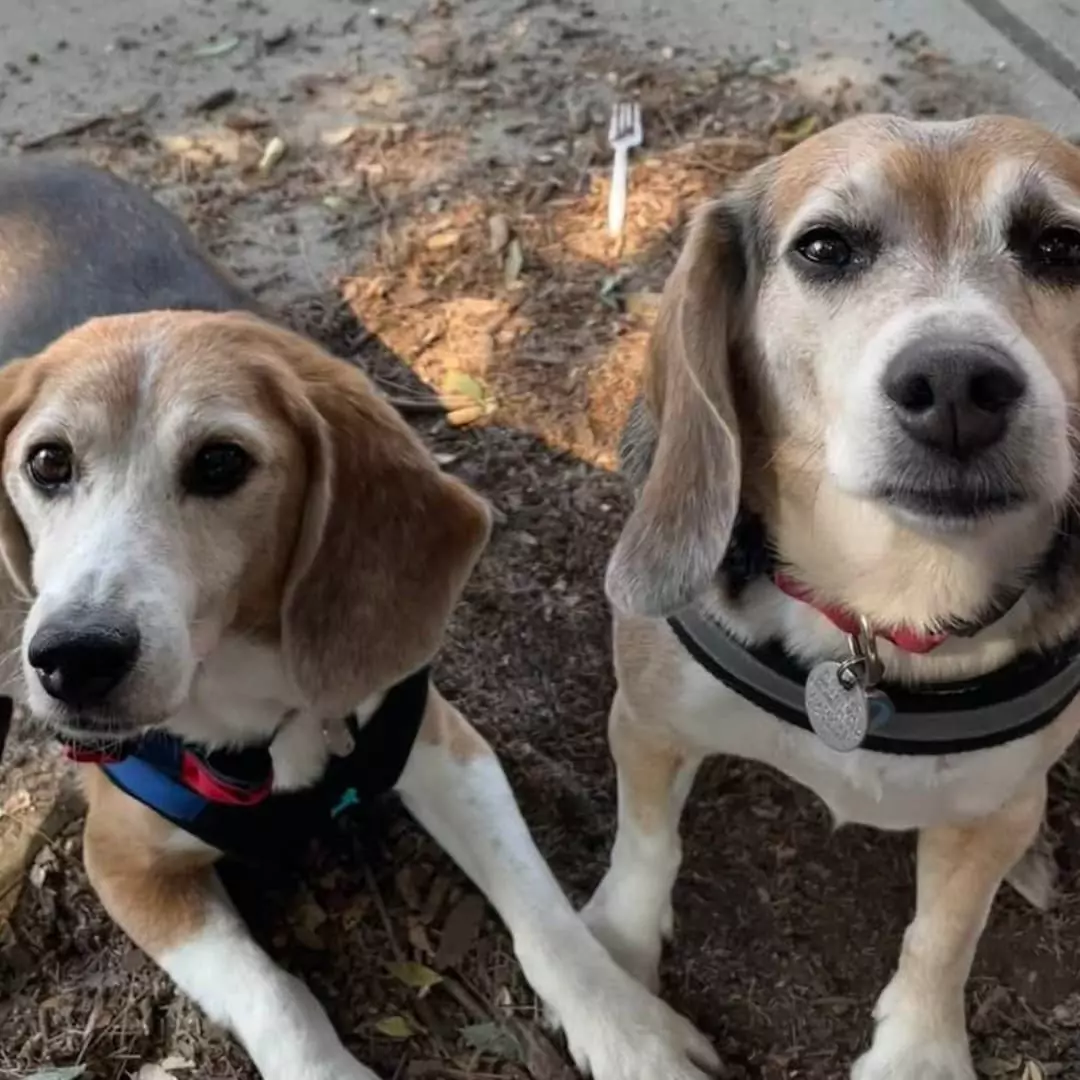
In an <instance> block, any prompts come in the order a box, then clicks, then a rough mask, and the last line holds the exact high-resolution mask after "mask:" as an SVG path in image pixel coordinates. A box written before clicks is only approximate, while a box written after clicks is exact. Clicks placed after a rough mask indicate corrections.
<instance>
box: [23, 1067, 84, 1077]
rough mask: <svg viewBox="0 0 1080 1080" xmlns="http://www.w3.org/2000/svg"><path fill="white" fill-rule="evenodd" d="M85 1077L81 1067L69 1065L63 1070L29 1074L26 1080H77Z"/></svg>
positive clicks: (48, 1070)
mask: <svg viewBox="0 0 1080 1080" xmlns="http://www.w3.org/2000/svg"><path fill="white" fill-rule="evenodd" d="M85 1075H86V1067H85V1066H83V1065H70V1066H68V1067H67V1068H63V1069H46V1070H45V1071H44V1072H36V1073H31V1074H30V1075H29V1076H28V1077H27V1078H26V1080H78V1077H80V1076H85Z"/></svg>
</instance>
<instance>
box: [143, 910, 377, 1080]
mask: <svg viewBox="0 0 1080 1080" xmlns="http://www.w3.org/2000/svg"><path fill="white" fill-rule="evenodd" d="M158 962H159V963H160V964H161V966H162V967H163V968H164V969H165V970H166V971H167V972H168V973H169V975H171V976H172V978H173V979H174V980H175V981H176V984H177V985H178V986H179V987H180V988H181V989H182V990H183V991H184V992H185V993H187V994H188V995H190V996H191V997H192V998H194V999H195V1001H196V1002H198V1004H199V1007H200V1008H201V1009H203V1011H204V1012H205V1013H206V1014H207V1015H208V1016H209V1017H210V1018H211V1019H213V1020H215V1021H217V1023H219V1024H222V1025H224V1026H226V1027H228V1028H229V1030H230V1031H232V1032H233V1033H234V1034H235V1035H236V1037H237V1038H238V1039H239V1040H240V1042H241V1043H243V1045H244V1048H245V1049H246V1050H247V1052H248V1053H249V1054H250V1055H251V1059H252V1061H254V1063H255V1065H256V1067H257V1068H258V1070H259V1073H260V1074H261V1075H262V1077H263V1078H264V1080H378V1078H377V1077H376V1075H375V1073H373V1072H372V1071H371V1070H370V1069H367V1068H365V1067H364V1066H363V1065H361V1064H360V1063H359V1062H358V1061H356V1059H355V1058H353V1056H352V1055H351V1054H350V1053H349V1052H348V1051H347V1050H346V1049H345V1047H344V1046H343V1045H342V1044H341V1040H340V1039H339V1038H338V1037H337V1034H336V1033H335V1032H334V1029H333V1027H331V1025H330V1021H329V1020H328V1019H327V1016H326V1013H325V1012H324V1011H323V1008H322V1006H321V1005H320V1004H319V1003H318V1002H317V1001H316V1000H315V998H314V996H313V995H312V993H311V991H310V990H308V988H307V987H306V986H305V985H304V984H303V983H302V982H300V980H299V979H295V978H293V977H292V976H291V975H289V974H287V973H286V972H284V971H282V970H281V968H279V967H278V966H277V965H276V964H275V963H274V962H273V961H272V960H271V959H270V957H268V956H267V955H266V954H265V953H264V952H263V951H262V949H260V948H259V947H258V945H256V944H255V942H254V941H252V940H251V937H250V936H249V934H248V932H247V930H246V929H245V927H244V926H243V924H242V923H241V921H240V919H239V917H238V916H237V915H236V914H235V913H234V912H233V911H232V910H231V909H230V908H228V907H227V906H226V902H225V901H224V899H222V901H221V903H220V906H219V907H218V908H217V909H216V910H215V911H214V913H213V914H212V915H211V917H210V918H209V919H208V920H207V922H206V924H205V926H204V927H203V929H202V931H201V932H200V933H199V934H197V935H196V936H195V937H193V938H191V939H190V940H188V941H187V942H185V943H184V944H183V945H181V946H179V947H178V948H175V949H172V950H170V951H169V952H167V953H165V954H164V955H162V956H160V957H158Z"/></svg>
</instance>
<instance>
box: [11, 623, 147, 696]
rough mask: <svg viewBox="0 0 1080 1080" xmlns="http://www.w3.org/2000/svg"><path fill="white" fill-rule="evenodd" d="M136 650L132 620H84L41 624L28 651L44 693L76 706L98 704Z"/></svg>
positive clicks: (127, 667) (130, 663) (131, 662)
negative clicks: (129, 621) (128, 621)
mask: <svg viewBox="0 0 1080 1080" xmlns="http://www.w3.org/2000/svg"><path fill="white" fill-rule="evenodd" d="M138 655H139V631H138V629H137V628H136V627H135V626H134V625H133V624H131V623H127V622H122V623H121V622H106V621H103V620H101V621H92V620H86V619H80V620H64V621H63V622H54V623H49V624H46V625H44V626H42V627H41V628H40V629H39V630H38V631H37V633H35V634H34V636H33V637H32V638H31V639H30V645H29V647H28V648H27V651H26V658H27V659H28V660H29V661H30V665H31V667H33V668H34V670H35V671H36V672H37V676H38V680H39V681H40V682H41V685H42V687H44V689H45V692H46V693H47V694H48V695H49V696H50V697H53V698H56V700H57V701H62V702H64V704H65V705H71V706H73V707H74V708H81V707H85V706H89V705H100V704H101V703H102V702H103V701H104V700H105V699H106V698H107V697H108V696H109V694H110V693H111V692H112V691H113V690H115V689H116V687H117V686H118V685H119V684H120V682H121V681H122V680H123V678H124V676H125V675H127V673H128V672H129V671H130V670H131V669H132V668H133V667H134V666H135V661H136V659H137V658H138Z"/></svg>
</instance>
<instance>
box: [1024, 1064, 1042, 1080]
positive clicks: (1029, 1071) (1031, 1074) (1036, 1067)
mask: <svg viewBox="0 0 1080 1080" xmlns="http://www.w3.org/2000/svg"><path fill="white" fill-rule="evenodd" d="M1020 1080H1046V1073H1045V1072H1044V1071H1043V1067H1042V1066H1041V1065H1040V1064H1039V1063H1038V1062H1037V1061H1032V1060H1028V1061H1026V1062H1024V1071H1023V1072H1022V1073H1021V1074H1020Z"/></svg>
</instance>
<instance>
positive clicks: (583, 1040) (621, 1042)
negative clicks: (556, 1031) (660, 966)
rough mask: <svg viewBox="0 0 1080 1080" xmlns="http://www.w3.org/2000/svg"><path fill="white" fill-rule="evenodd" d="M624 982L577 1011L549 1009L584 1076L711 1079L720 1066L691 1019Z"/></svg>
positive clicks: (596, 1079)
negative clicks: (563, 1011) (561, 1012)
mask: <svg viewBox="0 0 1080 1080" xmlns="http://www.w3.org/2000/svg"><path fill="white" fill-rule="evenodd" d="M620 981H621V983H622V985H620V986H618V987H612V988H611V989H610V990H609V991H608V992H606V993H604V994H601V995H597V998H596V1000H593V1001H590V1002H587V1003H586V1002H583V1003H582V1004H581V1006H580V1007H579V1008H572V1009H567V1010H566V1011H565V1013H564V1014H560V1013H559V1012H557V1011H555V1010H552V1009H549V1010H548V1018H549V1019H550V1020H551V1022H552V1023H553V1024H554V1026H556V1027H559V1028H561V1029H562V1031H563V1033H564V1035H565V1036H566V1044H567V1048H568V1049H569V1051H570V1056H571V1057H572V1058H573V1059H574V1063H575V1064H576V1065H577V1067H578V1068H579V1069H580V1070H581V1071H582V1073H584V1074H586V1075H589V1076H592V1078H593V1080H660V1078H663V1080H707V1077H708V1076H709V1074H710V1073H711V1072H713V1071H715V1070H717V1069H718V1068H719V1067H720V1059H719V1057H718V1056H717V1054H716V1051H715V1050H714V1049H713V1048H712V1045H711V1044H710V1042H709V1040H708V1039H706V1038H705V1036H704V1035H702V1034H701V1032H700V1031H698V1029H697V1028H696V1027H694V1025H693V1024H691V1023H690V1021H689V1020H686V1019H685V1018H683V1017H682V1016H680V1015H679V1014H678V1013H677V1012H675V1010H674V1009H672V1008H671V1007H670V1006H669V1005H667V1004H666V1003H665V1002H663V1001H661V1000H660V998H658V997H656V996H655V995H654V994H652V993H650V992H649V991H648V990H646V989H645V988H644V987H643V986H641V985H639V984H638V983H636V982H631V981H630V980H628V979H623V978H622V976H621V975H620Z"/></svg>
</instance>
